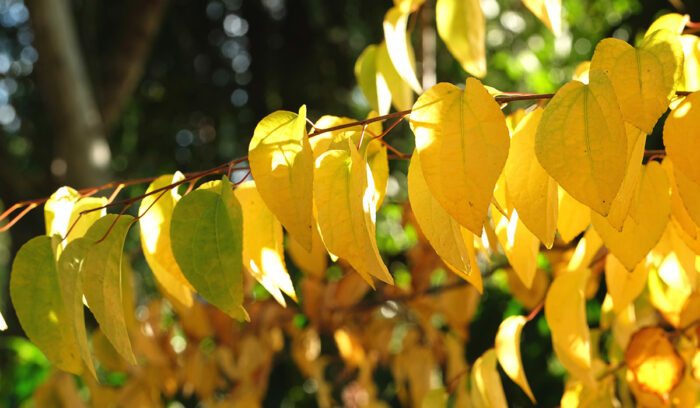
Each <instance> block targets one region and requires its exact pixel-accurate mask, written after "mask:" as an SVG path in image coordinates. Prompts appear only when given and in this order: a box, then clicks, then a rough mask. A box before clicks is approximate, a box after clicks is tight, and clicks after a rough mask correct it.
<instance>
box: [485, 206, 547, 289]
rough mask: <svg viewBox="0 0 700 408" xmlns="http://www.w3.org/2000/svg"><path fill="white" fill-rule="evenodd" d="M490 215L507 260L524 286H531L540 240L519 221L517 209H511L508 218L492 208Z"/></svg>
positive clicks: (535, 269)
mask: <svg viewBox="0 0 700 408" xmlns="http://www.w3.org/2000/svg"><path fill="white" fill-rule="evenodd" d="M491 215H492V217H493V222H494V224H495V225H496V236H497V237H498V242H499V243H500V244H501V247H503V250H504V251H505V254H506V257H507V258H508V262H509V263H510V265H511V266H512V267H513V270H514V271H515V273H516V274H517V275H518V277H519V278H520V280H521V281H522V282H523V284H524V285H525V287H527V288H528V289H529V288H531V287H532V282H533V280H534V279H535V272H537V254H539V252H540V241H539V240H538V239H537V237H536V236H535V235H533V234H532V232H530V230H528V229H527V228H526V227H525V224H523V223H522V222H521V221H520V218H519V217H518V212H517V211H515V210H514V211H513V213H512V214H511V215H510V219H508V218H506V217H505V216H503V215H501V213H499V212H498V211H494V210H491Z"/></svg>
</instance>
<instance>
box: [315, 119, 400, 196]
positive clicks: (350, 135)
mask: <svg viewBox="0 0 700 408" xmlns="http://www.w3.org/2000/svg"><path fill="white" fill-rule="evenodd" d="M376 116H377V115H376V113H375V112H370V114H369V115H368V116H367V118H368V119H369V118H373V117H376ZM352 122H355V120H354V119H350V118H343V117H338V116H330V115H324V116H321V118H320V119H319V120H318V121H317V122H316V124H315V126H316V127H317V128H320V129H326V128H331V127H334V126H339V125H345V124H348V123H352ZM381 133H382V125H381V122H373V123H370V124H369V125H368V126H367V128H366V129H365V133H364V135H363V134H362V126H359V125H358V126H353V127H351V128H346V129H341V130H336V131H333V132H326V133H322V134H320V135H318V136H314V137H312V138H311V139H310V140H309V142H310V143H311V149H312V150H313V154H314V160H316V159H318V157H319V156H320V155H321V154H323V153H324V152H326V151H328V150H345V151H347V152H348V153H349V152H350V150H349V148H348V140H351V141H352V142H353V143H354V144H355V146H359V144H360V139H362V146H359V148H358V150H359V151H360V152H364V151H365V150H366V151H367V163H368V164H369V168H370V170H371V171H372V179H373V180H374V190H375V193H374V197H375V203H376V207H377V208H379V207H380V206H381V205H382V202H384V196H385V195H386V184H387V181H388V180H389V161H388V159H387V152H386V146H384V145H383V144H382V143H381V142H380V141H379V140H376V139H375V137H377V136H379V135H380V134H381Z"/></svg>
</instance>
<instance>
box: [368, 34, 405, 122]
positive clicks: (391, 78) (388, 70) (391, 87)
mask: <svg viewBox="0 0 700 408" xmlns="http://www.w3.org/2000/svg"><path fill="white" fill-rule="evenodd" d="M408 54H409V59H410V60H413V59H414V57H413V48H412V47H411V44H410V43H408ZM376 64H377V95H380V96H381V95H383V93H382V92H381V90H382V89H386V90H388V91H389V94H390V95H391V104H392V105H393V106H394V108H395V109H396V110H399V111H402V110H406V109H411V105H413V100H414V99H413V90H412V89H411V87H410V86H409V85H408V84H407V83H406V82H405V81H404V80H403V78H401V75H399V73H398V71H396V68H395V67H394V64H393V63H392V62H391V57H390V56H389V50H388V49H387V46H386V43H385V42H382V43H381V44H379V45H378V46H377V55H376ZM382 103H385V102H384V101H383V100H380V102H379V107H380V109H379V112H380V113H381V112H382V109H381V108H382V107H383V105H382ZM387 112H388V109H387Z"/></svg>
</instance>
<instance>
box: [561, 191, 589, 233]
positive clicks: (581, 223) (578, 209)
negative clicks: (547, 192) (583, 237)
mask: <svg viewBox="0 0 700 408" xmlns="http://www.w3.org/2000/svg"><path fill="white" fill-rule="evenodd" d="M557 196H558V197H559V211H558V212H557V231H559V236H560V237H561V239H562V241H564V242H567V243H568V242H571V240H573V239H574V238H576V236H577V235H579V234H580V233H582V232H583V231H585V230H586V228H587V227H588V225H589V224H590V223H591V211H590V209H589V208H588V207H586V206H585V205H583V204H581V203H580V202H578V200H576V199H575V198H573V197H571V195H570V194H569V193H567V192H566V191H565V190H564V189H563V188H561V187H559V189H558V194H557Z"/></svg>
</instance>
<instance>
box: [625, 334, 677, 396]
mask: <svg viewBox="0 0 700 408" xmlns="http://www.w3.org/2000/svg"><path fill="white" fill-rule="evenodd" d="M625 362H626V363H627V367H628V369H629V370H631V371H632V373H633V374H634V379H635V380H636V382H637V383H638V384H639V385H640V387H641V388H642V389H643V390H645V391H649V392H653V393H655V394H657V395H658V396H659V397H661V398H662V399H666V398H667V395H668V393H669V392H671V390H673V389H674V388H675V387H676V385H678V383H679V382H680V380H681V378H682V377H683V372H684V371H685V363H684V362H683V359H682V358H681V357H680V356H679V355H678V353H677V352H676V350H675V349H674V347H673V344H671V342H670V341H669V339H668V335H667V334H666V332H665V331H664V330H663V329H662V328H660V327H645V328H643V329H641V330H639V331H638V332H636V333H635V334H634V335H633V336H632V339H631V340H630V343H629V344H628V345H627V349H626V350H625Z"/></svg>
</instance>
